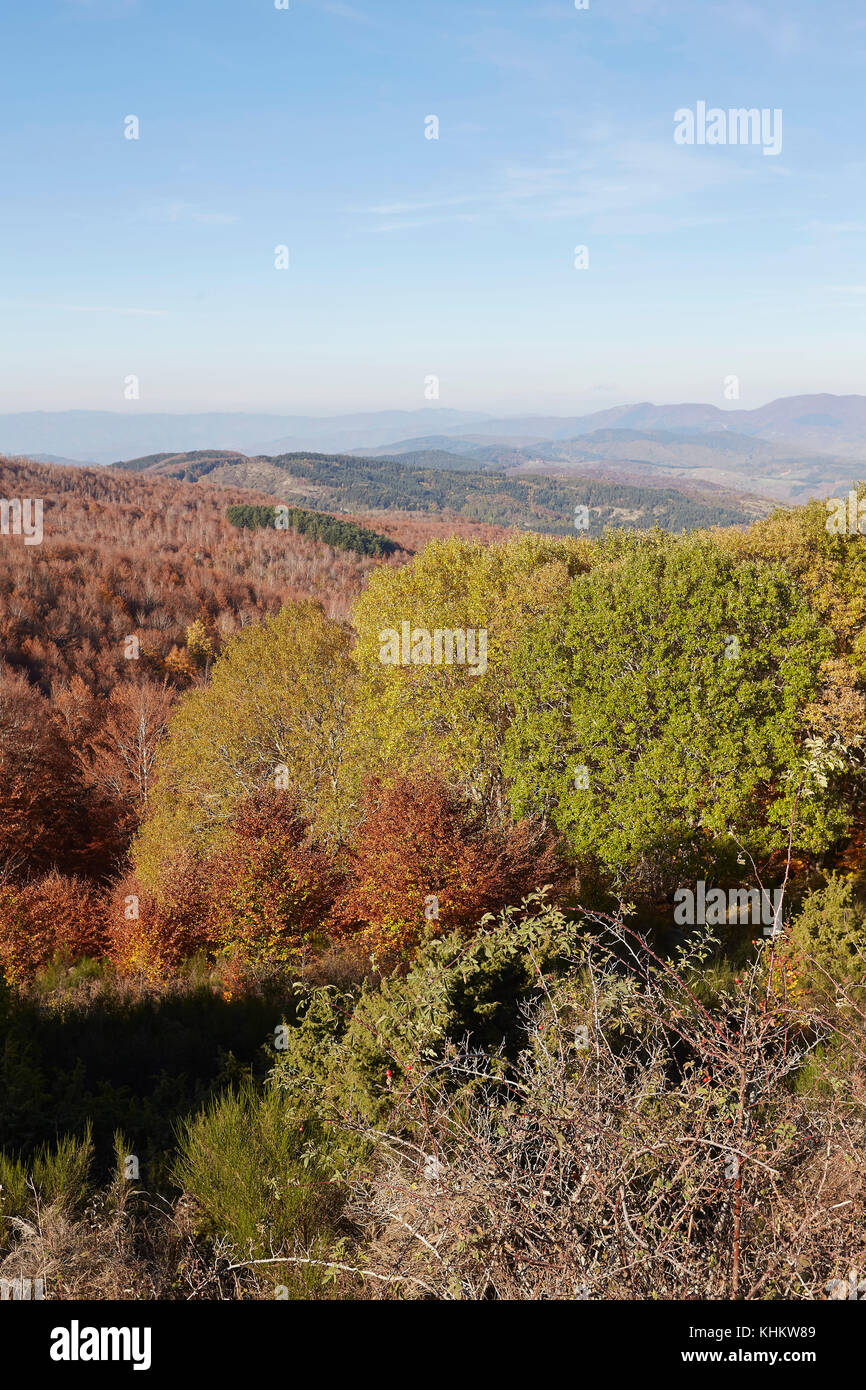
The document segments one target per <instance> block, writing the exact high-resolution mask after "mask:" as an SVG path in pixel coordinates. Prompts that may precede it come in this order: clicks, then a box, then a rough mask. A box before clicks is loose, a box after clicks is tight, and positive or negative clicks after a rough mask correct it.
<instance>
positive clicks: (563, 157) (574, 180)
mask: <svg viewBox="0 0 866 1390" xmlns="http://www.w3.org/2000/svg"><path fill="white" fill-rule="evenodd" d="M751 177H753V174H752V173H751V172H750V171H749V169H748V167H747V166H746V165H737V166H734V165H733V164H731V163H727V164H723V163H722V162H720V161H715V160H708V159H705V158H701V157H700V156H699V155H698V156H697V157H696V156H695V155H694V153H693V152H691V151H689V152H687V151H684V150H682V149H680V148H679V147H674V145H673V143H671V145H670V148H668V147H667V146H666V145H665V144H664V142H655V141H650V140H646V141H643V140H635V139H634V138H633V137H623V138H618V137H617V134H616V133H615V132H613V131H610V130H601V129H599V130H597V131H595V132H590V133H589V134H585V135H584V144H583V146H582V148H581V149H580V150H560V151H555V152H551V153H550V154H548V155H547V156H546V158H545V159H543V160H541V161H539V162H533V163H529V162H524V163H520V162H518V161H511V162H509V163H507V164H503V165H500V166H499V167H498V168H496V169H494V170H493V171H492V172H491V174H490V176H489V177H488V179H487V180H486V181H481V182H480V183H479V185H478V186H477V187H476V188H474V189H473V190H471V191H469V190H466V191H463V190H461V191H458V192H452V191H450V190H448V191H444V190H443V193H442V195H441V196H438V197H437V196H430V194H429V193H425V195H424V196H421V197H419V198H417V199H411V198H402V199H394V200H388V201H384V200H383V201H382V202H379V203H375V204H373V205H371V206H370V207H368V208H367V209H366V212H367V214H368V215H372V216H373V217H374V218H377V219H381V220H380V221H379V222H378V225H377V226H376V230H377V231H380V232H385V231H402V230H405V229H408V228H410V227H420V226H425V225H431V224H435V223H445V222H448V223H455V222H474V221H480V220H482V219H484V218H489V219H502V218H508V219H513V220H532V221H554V220H557V219H561V220H571V221H572V222H574V223H575V224H576V225H578V226H580V227H581V228H582V229H584V230H587V231H589V230H591V231H595V232H599V233H604V234H605V235H620V234H629V233H633V234H638V235H645V234H655V233H664V232H666V231H670V230H673V229H675V228H678V227H695V226H705V225H708V224H710V223H718V222H723V221H727V220H728V219H729V218H730V216H731V214H730V213H729V212H727V211H725V209H724V206H723V205H722V206H721V208H720V210H719V211H717V212H714V213H712V214H708V213H704V212H697V213H696V211H695V207H694V204H693V203H692V202H691V200H692V199H693V198H694V197H695V195H698V194H702V193H703V192H705V191H706V190H709V189H713V190H716V189H719V188H720V187H721V186H723V185H728V184H730V183H732V182H735V181H737V180H740V181H743V182H746V181H748V180H749V179H750V178H751ZM716 207H717V208H719V207H720V205H719V203H717V204H716Z"/></svg>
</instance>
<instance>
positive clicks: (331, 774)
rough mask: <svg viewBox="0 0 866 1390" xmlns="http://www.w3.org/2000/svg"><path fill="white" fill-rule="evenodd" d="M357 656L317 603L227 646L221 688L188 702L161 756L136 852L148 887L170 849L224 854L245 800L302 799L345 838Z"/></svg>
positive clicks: (214, 684)
mask: <svg viewBox="0 0 866 1390" xmlns="http://www.w3.org/2000/svg"><path fill="white" fill-rule="evenodd" d="M349 647H350V636H349V634H348V633H347V632H346V631H345V630H344V629H343V628H341V627H340V626H339V625H338V624H337V623H334V622H331V621H330V620H329V619H328V618H326V617H325V615H324V613H323V611H322V609H321V607H320V606H319V605H318V604H316V603H313V602H311V601H305V602H303V603H297V604H289V605H288V606H287V607H285V608H283V609H281V611H280V612H279V613H277V614H276V615H275V616H273V617H269V618H267V619H266V620H265V622H264V623H261V624H259V623H256V624H255V625H251V626H249V627H247V628H244V629H243V631H242V632H240V633H239V634H238V635H237V636H236V637H234V638H233V639H232V640H231V641H230V642H229V643H228V644H227V645H226V647H225V648H224V649H223V651H222V652H221V654H220V656H219V657H218V658H217V660H216V661H215V662H214V664H213V667H212V669H211V679H210V683H209V684H208V685H207V686H206V687H204V688H203V689H197V690H193V691H190V692H189V693H188V694H187V695H185V696H184V697H183V699H182V700H181V701H180V703H179V705H178V707H177V709H176V710H175V713H174V714H173V716H172V718H171V721H170V723H169V727H168V731H167V734H166V737H165V739H164V741H163V743H162V745H161V747H160V749H159V753H158V755H157V759H156V767H155V775H154V785H153V791H152V795H151V798H150V803H149V812H148V816H147V818H146V820H145V821H144V823H143V825H142V827H141V830H140V832H139V835H138V838H137V840H136V843H135V845H134V849H133V858H134V861H135V865H136V868H137V870H138V874H139V876H140V878H141V879H142V881H143V882H144V883H145V884H150V885H156V884H158V882H159V879H160V869H161V866H162V864H163V861H164V859H165V857H166V855H167V854H168V852H169V849H171V850H172V852H176V851H178V850H180V849H182V850H186V851H189V852H191V853H192V854H194V855H200V854H202V853H204V852H205V851H207V850H209V849H210V848H212V846H213V845H214V843H215V842H216V841H217V840H218V838H219V836H220V834H221V832H222V831H223V829H224V827H225V826H226V824H227V822H228V820H229V819H230V817H231V814H232V812H233V810H234V809H235V807H236V806H237V804H238V802H239V801H240V800H241V798H242V797H244V796H247V795H248V794H250V793H252V792H254V791H256V790H257V789H259V788H264V787H274V788H277V789H280V788H283V789H285V790H286V791H289V792H291V794H292V796H293V797H294V802H295V805H296V806H297V807H298V809H299V811H301V812H302V813H303V814H304V815H305V816H307V817H308V818H309V819H310V820H311V821H314V822H315V824H316V826H317V828H318V829H319V830H320V832H321V833H324V834H326V835H336V834H339V833H340V830H341V827H342V823H343V819H342V818H343V808H342V805H341V792H340V787H341V778H342V772H343V764H344V760H345V757H346V743H345V736H346V729H347V726H348V723H349V717H348V706H349V702H350V699H351V690H352V685H353V681H354V678H355V669H354V666H353V664H352V661H351V658H350V655H349Z"/></svg>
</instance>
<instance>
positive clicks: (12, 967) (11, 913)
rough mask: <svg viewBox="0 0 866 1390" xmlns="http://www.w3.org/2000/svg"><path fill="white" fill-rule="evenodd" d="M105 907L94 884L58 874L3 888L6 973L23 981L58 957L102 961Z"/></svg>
mask: <svg viewBox="0 0 866 1390" xmlns="http://www.w3.org/2000/svg"><path fill="white" fill-rule="evenodd" d="M106 945H107V941H106V933H105V909H104V903H103V901H102V898H101V896H100V895H99V893H98V892H97V890H96V889H95V888H94V887H93V885H92V884H91V883H88V882H87V880H85V879H82V878H77V877H74V876H70V875H66V874H60V873H57V872H56V870H55V871H52V872H51V873H49V874H45V875H43V877H41V878H38V879H35V880H34V881H33V882H31V883H28V884H25V885H23V886H16V885H14V884H12V883H11V882H6V883H4V884H0V968H2V970H3V973H4V974H5V976H6V978H7V979H8V980H10V981H14V982H18V981H22V980H26V979H28V978H30V977H31V976H32V975H33V974H34V973H35V972H36V971H37V970H38V969H40V967H41V966H44V965H47V964H48V962H49V961H51V960H52V959H53V958H54V957H55V956H60V957H63V958H64V959H66V960H70V961H74V960H78V959H80V958H81V957H82V956H101V955H102V954H103V952H104V951H105V948H106Z"/></svg>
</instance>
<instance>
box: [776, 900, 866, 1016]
mask: <svg viewBox="0 0 866 1390" xmlns="http://www.w3.org/2000/svg"><path fill="white" fill-rule="evenodd" d="M864 942H866V906H864V904H863V902H862V901H858V900H857V899H856V898H855V895H854V888H853V886H852V884H850V883H846V881H845V879H843V878H840V877H839V876H838V875H835V874H834V875H831V877H830V878H829V879H828V881H827V884H826V886H825V887H824V888H819V889H816V890H815V891H814V892H812V893H810V894H809V895H808V897H806V898H805V900H804V902H803V906H802V908H801V910H800V913H799V915H798V916H797V918H796V919H795V921H794V924H793V926H792V927H791V931H790V935H789V937H788V941H787V944H786V947H785V954H786V955H787V956H790V957H791V959H792V960H793V961H796V963H797V968H798V972H799V974H800V979H801V982H802V983H803V984H804V985H805V986H806V987H807V988H808V989H811V990H813V991H815V992H818V993H826V992H828V991H829V990H833V991H834V992H835V982H836V981H838V982H839V983H842V984H860V983H862V982H863V978H864V975H866V949H864Z"/></svg>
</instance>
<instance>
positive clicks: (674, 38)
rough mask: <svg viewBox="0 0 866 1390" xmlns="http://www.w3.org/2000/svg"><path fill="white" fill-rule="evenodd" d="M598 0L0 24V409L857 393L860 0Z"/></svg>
mask: <svg viewBox="0 0 866 1390" xmlns="http://www.w3.org/2000/svg"><path fill="white" fill-rule="evenodd" d="M589 3H590V7H589V9H588V10H581V11H578V10H576V9H575V7H574V0H538V2H537V3H531V2H530V0H527V3H521V0H503V2H502V3H499V4H497V5H473V4H471V3H465V0H464V2H463V3H458V2H456V0H435V3H433V2H432V0H431V2H428V0H352V3H341V0H290V4H291V8H290V9H289V10H288V11H283V10H276V9H275V7H274V3H273V0H210V3H208V0H47V2H46V3H40V4H28V5H7V6H5V7H4V11H3V15H2V19H0V43H2V51H3V54H4V58H5V62H4V91H3V102H2V115H0V171H2V187H3V200H2V214H0V265H2V278H0V322H2V332H0V410H3V411H14V410H30V409H47V410H56V409H69V408H89V409H105V410H128V409H133V410H148V411H152V410H178V411H180V410H210V409H221V410H225V409H230V410H235V409H237V410H243V409H251V410H274V411H280V412H286V413H311V414H319V413H321V414H328V413H332V412H339V411H350V410H351V411H354V410H377V409H382V408H392V407H393V408H407V409H411V408H415V407H421V406H424V405H426V404H429V401H428V400H426V399H425V396H424V389H425V387H424V383H425V379H426V378H428V377H429V376H436V377H438V379H439V383H440V386H439V390H440V395H439V403H440V404H441V405H443V406H445V405H447V406H454V407H459V408H461V409H479V410H489V411H493V412H495V413H516V412H520V411H526V410H541V411H552V412H556V413H572V412H578V411H581V410H594V409H602V408H604V407H606V406H609V405H614V404H619V403H621V402H624V401H633V400H654V401H657V402H661V401H678V400H679V401H682V400H707V401H711V402H713V403H715V404H717V405H721V406H724V405H726V404H729V403H730V404H735V405H739V406H740V407H745V408H750V407H752V406H756V405H759V404H761V403H763V402H764V401H766V400H769V399H771V398H773V397H774V396H779V395H788V394H794V393H796V392H801V391H834V392H839V393H847V392H860V391H864V390H866V378H864V373H863V363H864V350H863V349H864V323H866V265H864V245H866V207H864V198H866V195H864V188H866V178H864V174H866V148H864V132H866V103H864V95H863V91H864V84H863V79H862V73H863V66H864V61H866V11H864V9H863V7H862V4H860V3H859V0H822V3H820V4H817V3H814V0H813V2H812V3H806V0H793V3H790V4H785V3H782V0H774V3H772V4H770V3H749V2H747V0H731V3H724V4H722V3H719V4H717V3H713V0H667V2H665V0H659V3H656V2H655V0H589ZM698 101H706V102H707V104H708V105H709V106H711V107H712V106H717V107H721V108H723V109H727V108H730V107H739V106H745V107H758V108H771V109H775V108H780V109H781V110H782V113H783V144H782V150H781V153H780V154H779V155H778V156H776V157H773V156H769V157H768V156H765V155H764V154H763V152H762V150H761V149H760V148H758V147H753V146H736V145H727V146H681V145H677V144H676V143H675V142H674V139H673V131H674V112H675V111H676V110H677V109H679V108H683V107H689V108H694V107H695V106H696V103H697V102H698ZM129 115H136V116H137V117H138V118H139V121H140V138H139V139H138V140H136V141H133V140H127V139H125V138H124V119H125V118H126V117H127V116H129ZM430 115H436V116H437V117H438V120H439V139H438V140H428V139H425V119H426V117H428V116H430ZM281 244H285V245H287V246H288V247H289V254H290V267H289V269H288V270H287V271H278V270H276V269H275V268H274V248H275V247H276V246H277V245H281ZM577 245H586V246H588V248H589V261H590V264H589V268H588V269H586V270H576V269H575V267H574V263H573V262H574V248H575V246H577ZM130 375H135V376H137V377H138V379H139V382H140V399H139V400H138V401H136V402H126V401H125V400H124V385H123V383H124V379H125V378H127V377H128V376H130ZM731 375H735V376H737V377H738V378H739V383H740V398H739V401H737V402H733V401H731V402H728V401H726V400H725V399H724V395H723V382H724V380H725V378H726V377H728V376H731Z"/></svg>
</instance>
